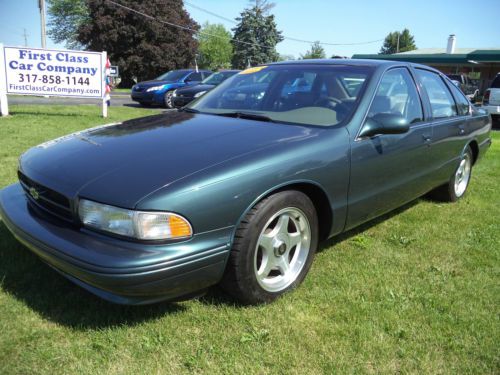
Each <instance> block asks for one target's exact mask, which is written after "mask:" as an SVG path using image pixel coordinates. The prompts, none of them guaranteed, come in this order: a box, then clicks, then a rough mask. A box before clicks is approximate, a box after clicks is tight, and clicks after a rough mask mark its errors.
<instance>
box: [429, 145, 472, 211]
mask: <svg viewBox="0 0 500 375" xmlns="http://www.w3.org/2000/svg"><path fill="white" fill-rule="evenodd" d="M472 163H473V156H472V150H471V148H470V146H469V147H467V149H466V150H465V152H464V153H463V154H462V156H461V158H460V164H459V165H458V168H457V169H456V170H455V173H454V174H453V175H452V176H451V178H450V180H449V181H448V183H447V184H445V185H442V186H440V187H438V188H437V189H435V190H434V191H432V192H431V196H432V197H434V198H436V199H438V200H441V201H445V202H456V201H457V200H459V199H460V198H462V197H463V196H464V194H465V192H466V191H467V188H468V186H469V182H470V177H471V173H472Z"/></svg>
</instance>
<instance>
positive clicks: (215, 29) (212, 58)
mask: <svg viewBox="0 0 500 375" xmlns="http://www.w3.org/2000/svg"><path fill="white" fill-rule="evenodd" d="M198 43H199V47H198V53H199V55H200V58H199V64H200V66H201V67H202V68H204V69H211V70H216V69H220V68H225V69H227V68H230V67H231V57H232V56H233V46H232V44H231V33H230V32H229V31H227V30H226V29H225V28H224V26H223V25H221V24H210V23H208V22H206V23H205V24H204V25H203V26H202V28H201V30H200V32H199V33H198Z"/></svg>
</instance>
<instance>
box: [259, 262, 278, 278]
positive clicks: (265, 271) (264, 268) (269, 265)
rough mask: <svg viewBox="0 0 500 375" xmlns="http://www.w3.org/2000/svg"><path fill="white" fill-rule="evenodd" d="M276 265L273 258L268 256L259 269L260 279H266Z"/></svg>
mask: <svg viewBox="0 0 500 375" xmlns="http://www.w3.org/2000/svg"><path fill="white" fill-rule="evenodd" d="M274 267H275V265H274V262H273V258H271V257H266V258H265V260H263V261H262V264H261V266H260V269H259V270H258V271H257V276H258V277H259V278H260V279H265V278H266V277H268V276H269V273H270V272H271V271H272V269H273V268H274Z"/></svg>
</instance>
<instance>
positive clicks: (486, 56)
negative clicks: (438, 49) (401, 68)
mask: <svg viewBox="0 0 500 375" xmlns="http://www.w3.org/2000/svg"><path fill="white" fill-rule="evenodd" d="M352 58H353V59H376V60H393V61H406V62H413V63H420V64H432V63H435V64H439V63H441V64H470V63H471V61H475V62H497V63H500V50H475V51H472V52H471V53H467V54H461V53H433V54H418V53H408V54H405V53H397V54H393V55H378V54H370V55H367V54H356V55H353V56H352Z"/></svg>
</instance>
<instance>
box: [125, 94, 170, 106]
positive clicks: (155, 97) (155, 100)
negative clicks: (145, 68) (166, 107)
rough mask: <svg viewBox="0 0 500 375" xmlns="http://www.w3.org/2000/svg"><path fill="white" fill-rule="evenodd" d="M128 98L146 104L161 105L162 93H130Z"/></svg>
mask: <svg viewBox="0 0 500 375" xmlns="http://www.w3.org/2000/svg"><path fill="white" fill-rule="evenodd" d="M130 97H131V99H132V100H133V101H135V102H139V103H147V104H158V105H160V104H163V93H160V92H158V91H151V92H147V91H139V92H137V91H132V93H131V94H130Z"/></svg>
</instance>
